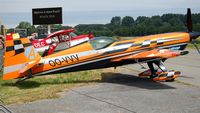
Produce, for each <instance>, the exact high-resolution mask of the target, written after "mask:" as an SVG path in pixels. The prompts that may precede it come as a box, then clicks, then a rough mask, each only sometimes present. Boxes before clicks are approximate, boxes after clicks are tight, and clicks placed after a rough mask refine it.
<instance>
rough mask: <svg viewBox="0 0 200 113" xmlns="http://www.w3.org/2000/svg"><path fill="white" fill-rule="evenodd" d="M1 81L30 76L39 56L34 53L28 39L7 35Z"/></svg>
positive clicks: (17, 35)
mask: <svg viewBox="0 0 200 113" xmlns="http://www.w3.org/2000/svg"><path fill="white" fill-rule="evenodd" d="M5 40H6V41H5V50H4V51H5V52H4V73H3V80H9V79H14V78H20V77H24V76H26V75H29V74H31V73H30V72H31V71H30V69H31V67H33V66H35V65H36V64H37V63H38V62H39V61H40V59H41V56H40V55H39V54H38V53H37V52H36V51H35V49H34V47H33V46H32V45H31V43H30V40H29V39H28V38H20V36H19V34H18V33H16V34H8V35H6V38H5Z"/></svg>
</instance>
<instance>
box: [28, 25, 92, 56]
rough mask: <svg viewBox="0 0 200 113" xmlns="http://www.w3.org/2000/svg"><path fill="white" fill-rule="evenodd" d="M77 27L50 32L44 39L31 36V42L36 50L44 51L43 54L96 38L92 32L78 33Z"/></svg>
mask: <svg viewBox="0 0 200 113" xmlns="http://www.w3.org/2000/svg"><path fill="white" fill-rule="evenodd" d="M74 32H75V29H67V30H60V31H56V32H54V33H51V34H49V35H48V36H47V37H46V38H44V39H35V37H36V35H35V34H34V35H35V36H31V43H32V45H33V46H34V47H35V48H36V51H38V52H40V53H43V56H46V55H50V54H53V53H54V51H60V50H63V49H67V48H69V47H72V46H75V45H77V44H80V43H82V42H85V41H88V40H89V39H91V38H94V36H93V35H92V34H90V33H89V34H83V35H76V34H75V33H74Z"/></svg>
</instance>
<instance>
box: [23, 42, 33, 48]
mask: <svg viewBox="0 0 200 113" xmlns="http://www.w3.org/2000/svg"><path fill="white" fill-rule="evenodd" d="M31 45H32V44H31V43H26V44H23V46H24V47H28V46H31Z"/></svg>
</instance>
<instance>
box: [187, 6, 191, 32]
mask: <svg viewBox="0 0 200 113" xmlns="http://www.w3.org/2000/svg"><path fill="white" fill-rule="evenodd" d="M187 29H188V32H192V14H191V9H190V8H188V9H187Z"/></svg>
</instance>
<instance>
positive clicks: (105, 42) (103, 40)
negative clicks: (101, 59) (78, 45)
mask: <svg viewBox="0 0 200 113" xmlns="http://www.w3.org/2000/svg"><path fill="white" fill-rule="evenodd" d="M115 41H116V40H115V39H113V38H112V37H105V36H101V37H95V38H93V39H91V40H90V44H91V45H92V47H93V48H94V49H96V50H97V49H102V48H105V47H108V46H109V45H111V44H112V43H113V42H115Z"/></svg>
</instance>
